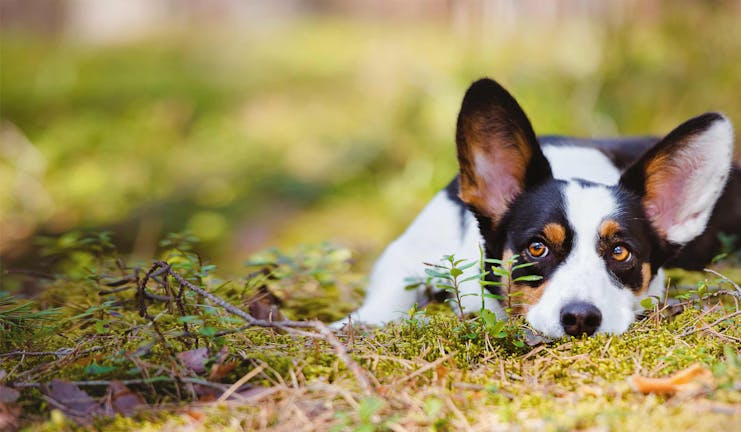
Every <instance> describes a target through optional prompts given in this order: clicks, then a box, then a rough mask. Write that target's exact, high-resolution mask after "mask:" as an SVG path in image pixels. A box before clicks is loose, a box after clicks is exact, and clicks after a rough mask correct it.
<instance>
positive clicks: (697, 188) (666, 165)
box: [620, 113, 733, 245]
mask: <svg viewBox="0 0 741 432" xmlns="http://www.w3.org/2000/svg"><path fill="white" fill-rule="evenodd" d="M732 152H733V127H732V126H731V122H730V121H729V120H728V119H727V118H726V117H724V116H723V115H721V114H718V113H707V114H703V115H701V116H699V117H695V118H693V119H690V120H688V121H686V122H684V123H683V124H681V125H680V126H679V127H677V128H676V129H674V130H673V131H672V132H671V133H669V135H667V136H666V137H665V138H664V139H663V140H661V141H660V142H659V143H658V144H656V146H654V147H653V148H652V149H651V150H649V151H648V152H647V153H646V154H645V155H643V157H641V159H640V160H638V162H636V163H635V164H633V165H632V166H631V167H630V168H628V170H627V171H626V172H625V173H624V174H623V176H622V178H621V179H620V185H621V186H622V187H624V188H627V189H629V190H632V191H633V192H635V193H637V194H638V196H640V198H641V203H642V205H643V210H644V212H645V214H646V216H647V217H648V219H649V220H650V221H651V224H652V225H653V227H654V229H655V230H656V231H657V232H658V234H659V235H660V236H661V237H662V238H664V239H665V240H667V241H668V242H670V243H673V244H677V245H683V244H686V243H687V242H689V241H690V240H692V239H693V238H695V237H697V236H698V235H700V234H702V232H703V231H704V230H705V226H706V225H707V223H708V219H709V218H710V214H711V213H712V211H713V207H714V206H715V202H716V201H717V200H718V197H719V196H720V194H721V192H722V191H723V187H724V186H725V184H726V181H727V179H728V173H729V171H730V168H731V156H732Z"/></svg>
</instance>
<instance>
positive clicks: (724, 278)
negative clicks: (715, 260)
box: [703, 268, 741, 294]
mask: <svg viewBox="0 0 741 432" xmlns="http://www.w3.org/2000/svg"><path fill="white" fill-rule="evenodd" d="M703 270H704V271H706V272H708V273H710V274H712V275H715V276H718V277H719V278H721V279H723V280H724V281H726V282H728V283H729V284H731V286H732V287H734V288H735V289H736V291H737V292H738V293H740V294H741V287H740V286H738V284H737V283H736V282H734V281H732V280H730V279H728V277H727V276H725V275H722V274H720V273H718V272H717V271H715V270H713V269H709V268H706V269H703Z"/></svg>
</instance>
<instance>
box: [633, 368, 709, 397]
mask: <svg viewBox="0 0 741 432" xmlns="http://www.w3.org/2000/svg"><path fill="white" fill-rule="evenodd" d="M628 382H629V383H630V385H631V386H632V387H633V388H634V389H635V390H636V391H639V392H641V393H664V394H677V393H683V394H693V393H697V392H699V391H701V390H703V389H708V388H713V387H715V382H714V380H713V374H712V372H710V370H709V369H708V368H707V367H705V366H703V365H702V364H700V363H695V364H693V365H692V366H690V367H688V368H686V369H682V370H681V371H678V372H676V373H675V374H673V375H671V376H668V377H666V378H648V377H643V376H640V375H633V376H631V377H630V378H628Z"/></svg>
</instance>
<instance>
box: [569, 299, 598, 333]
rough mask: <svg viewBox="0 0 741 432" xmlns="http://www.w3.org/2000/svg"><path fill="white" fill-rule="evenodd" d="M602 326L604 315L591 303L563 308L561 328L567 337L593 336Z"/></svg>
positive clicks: (580, 303) (575, 303) (577, 303)
mask: <svg viewBox="0 0 741 432" xmlns="http://www.w3.org/2000/svg"><path fill="white" fill-rule="evenodd" d="M600 324H602V313H601V312H600V311H599V309H597V308H596V307H595V306H594V305H593V304H591V303H585V302H573V303H569V304H567V305H566V306H564V307H563V308H561V326H562V327H563V331H565V332H566V334H567V335H571V336H581V335H582V334H584V333H586V334H587V336H592V335H593V334H594V332H595V331H597V328H599V325H600Z"/></svg>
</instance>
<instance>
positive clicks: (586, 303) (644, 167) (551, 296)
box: [336, 79, 738, 337]
mask: <svg viewBox="0 0 741 432" xmlns="http://www.w3.org/2000/svg"><path fill="white" fill-rule="evenodd" d="M456 142H457V149H458V162H459V165H460V172H459V175H458V176H457V177H456V178H455V179H454V180H453V182H452V183H451V184H450V185H449V186H448V187H447V188H446V189H445V190H443V191H441V192H439V193H438V194H437V195H436V196H435V197H434V198H433V199H432V201H431V202H430V203H429V204H428V205H427V206H426V207H425V208H424V210H422V213H421V214H420V215H419V216H418V217H417V218H416V220H415V221H414V222H413V223H412V225H411V226H410V227H409V228H408V229H407V230H406V232H404V234H402V235H401V237H399V238H398V239H397V240H395V241H394V242H393V243H392V244H391V245H389V246H388V248H387V249H386V251H385V252H384V253H383V255H382V256H381V257H380V258H379V260H378V261H377V263H376V265H375V267H374V269H373V272H372V274H371V276H370V284H369V286H368V290H367V294H366V298H365V301H364V303H363V305H362V307H360V309H358V310H357V311H356V312H354V313H352V314H351V316H352V321H353V322H364V323H369V324H381V323H385V322H388V321H392V320H394V319H398V318H400V317H401V316H403V314H404V313H405V311H406V310H408V309H409V308H411V307H412V306H413V305H414V303H415V302H416V301H417V300H418V297H419V295H420V292H419V291H416V292H415V291H414V290H411V291H409V290H405V289H404V285H405V279H406V278H408V277H409V276H415V275H421V274H423V270H424V265H423V264H422V263H423V262H437V260H439V259H440V257H441V256H443V255H444V254H451V253H453V254H455V256H456V258H468V259H478V257H479V246H483V249H484V251H485V254H486V257H487V258H498V259H504V260H507V259H508V258H510V257H513V256H516V261H515V262H516V263H526V262H530V263H534V265H532V266H528V267H525V268H520V269H517V270H515V271H514V272H513V274H512V277H513V278H516V277H519V276H522V275H525V274H536V275H539V276H541V279H539V280H537V281H535V282H524V283H519V284H515V285H514V286H513V288H512V290H511V292H518V293H519V295H518V296H517V297H516V298H517V302H516V304H515V306H514V307H513V312H514V313H520V314H524V315H525V317H526V319H527V321H528V322H529V324H530V325H531V326H532V327H533V328H535V329H536V330H539V331H540V332H542V333H544V334H545V335H548V336H552V337H559V336H563V335H581V334H587V335H592V334H595V333H613V334H619V333H622V332H624V331H625V330H626V329H627V328H628V326H629V325H630V324H631V323H632V322H633V321H634V320H635V317H636V313H638V312H640V311H641V310H642V307H641V306H640V301H641V300H642V299H644V298H646V297H649V296H656V297H661V296H662V295H663V293H664V289H665V287H664V273H663V271H662V269H661V267H662V266H663V265H665V264H666V262H667V261H668V260H669V259H671V258H672V257H674V256H675V255H676V254H677V252H678V251H679V250H680V248H682V246H684V245H686V244H687V243H689V242H691V241H692V240H693V239H695V238H696V237H698V236H700V235H701V234H702V233H703V231H704V230H705V228H706V225H707V224H708V220H709V219H710V218H711V214H712V213H713V209H714V207H715V204H716V201H718V198H719V197H720V196H721V193H722V192H723V191H724V187H725V185H726V182H727V179H728V176H729V173H730V171H731V158H732V151H733V129H732V126H731V123H730V122H729V120H728V119H727V118H726V117H724V116H723V115H721V114H717V113H708V114H703V115H701V116H699V117H695V118H693V119H691V120H688V121H687V122H685V123H683V124H681V125H680V126H679V127H677V128H676V129H674V130H673V131H672V132H670V133H669V134H668V135H667V136H666V137H665V138H663V139H661V140H656V139H653V138H625V139H620V138H618V139H608V140H586V139H574V138H566V137H541V138H540V139H538V138H537V137H536V135H535V133H534V132H533V128H532V126H531V125H530V122H529V120H528V118H527V117H526V116H525V114H524V112H523V111H522V109H521V108H520V106H519V105H518V104H517V102H516V101H515V99H514V98H513V97H512V96H511V95H510V94H509V93H508V92H507V91H506V90H505V89H504V88H502V87H501V86H500V85H499V84H498V83H496V82H494V81H492V80H489V79H482V80H479V81H477V82H475V83H474V84H473V85H471V87H470V88H469V89H468V91H467V92H466V95H465V97H464V99H463V104H462V107H461V111H460V114H459V116H458V124H457V132H456ZM733 193H737V191H734V192H733ZM734 199H735V198H734ZM734 224H736V225H738V221H736V222H734ZM477 271H478V270H477V269H475V268H471V269H469V270H468V271H467V272H469V273H472V274H473V273H475V272H477ZM462 291H463V293H465V294H478V293H480V286H479V284H478V282H477V281H476V280H473V281H470V282H467V283H464V284H463V285H462ZM480 307H481V299H480V297H478V296H475V295H472V296H465V297H463V308H464V311H477V310H479V309H480ZM486 307H487V308H490V309H491V310H493V311H494V312H495V313H496V314H497V315H498V316H499V317H504V316H505V312H504V310H503V307H502V305H500V304H499V303H498V302H497V301H496V300H491V299H488V298H487V299H486ZM345 322H347V318H346V319H345V320H342V321H339V322H338V323H336V324H337V325H341V324H342V323H345Z"/></svg>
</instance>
